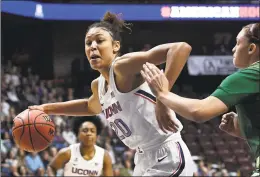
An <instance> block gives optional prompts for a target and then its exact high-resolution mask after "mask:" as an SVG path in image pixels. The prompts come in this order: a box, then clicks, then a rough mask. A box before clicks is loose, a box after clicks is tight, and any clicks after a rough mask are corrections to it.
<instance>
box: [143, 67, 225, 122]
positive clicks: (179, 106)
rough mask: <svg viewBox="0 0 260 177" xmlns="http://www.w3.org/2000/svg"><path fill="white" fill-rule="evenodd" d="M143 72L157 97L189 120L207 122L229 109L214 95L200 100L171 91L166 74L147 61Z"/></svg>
mask: <svg viewBox="0 0 260 177" xmlns="http://www.w3.org/2000/svg"><path fill="white" fill-rule="evenodd" d="M141 74H142V76H143V78H144V79H145V80H146V81H147V83H148V84H149V86H150V87H151V90H152V91H153V93H154V94H155V95H156V96H157V99H159V100H160V101H161V102H162V103H163V104H164V105H166V106H168V107H169V108H171V109H172V110H174V111H175V112H176V113H177V114H179V115H181V116H182V117H184V118H186V119H188V120H191V121H195V122H205V121H208V120H210V119H211V118H214V117H216V116H219V115H220V114H223V113H225V112H227V111H228V107H227V106H226V105H225V104H224V103H223V102H222V101H221V100H220V99H218V98H216V97H213V96H209V97H207V98H205V99H202V100H199V99H189V98H184V97H181V96H178V95H176V94H174V93H171V92H169V91H168V88H169V82H168V80H167V78H166V76H165V75H164V73H163V72H162V71H160V70H159V69H158V68H157V67H156V66H155V65H153V64H150V63H147V64H146V65H145V66H144V69H143V70H142V71H141Z"/></svg>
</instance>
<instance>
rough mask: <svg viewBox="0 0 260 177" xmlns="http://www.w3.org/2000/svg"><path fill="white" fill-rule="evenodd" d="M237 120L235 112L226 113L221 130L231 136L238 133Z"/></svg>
mask: <svg viewBox="0 0 260 177" xmlns="http://www.w3.org/2000/svg"><path fill="white" fill-rule="evenodd" d="M236 119H237V114H236V113H234V112H229V113H226V114H224V115H223V116H222V119H221V123H220V125H219V128H220V129H221V130H222V131H225V132H227V133H229V134H234V133H235V132H236V127H235V121H236Z"/></svg>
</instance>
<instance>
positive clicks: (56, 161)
mask: <svg viewBox="0 0 260 177" xmlns="http://www.w3.org/2000/svg"><path fill="white" fill-rule="evenodd" d="M70 156H71V151H70V149H69V148H68V147H67V148H63V149H61V150H60V151H59V152H58V153H57V155H56V156H55V157H54V158H53V159H52V161H51V162H50V164H49V165H48V167H47V175H48V176H56V173H57V170H59V169H62V168H63V167H64V165H65V164H66V163H67V162H68V161H69V160H70Z"/></svg>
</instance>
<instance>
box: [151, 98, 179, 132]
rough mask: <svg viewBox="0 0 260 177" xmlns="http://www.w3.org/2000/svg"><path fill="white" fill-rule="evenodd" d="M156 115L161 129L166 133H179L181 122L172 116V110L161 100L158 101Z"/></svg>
mask: <svg viewBox="0 0 260 177" xmlns="http://www.w3.org/2000/svg"><path fill="white" fill-rule="evenodd" d="M155 114H156V119H157V122H158V124H159V127H160V129H161V130H162V131H163V132H164V133H167V131H170V132H174V133H175V132H177V131H178V129H179V127H180V122H179V120H178V119H176V117H175V116H174V114H172V112H171V110H170V108H168V107H166V106H165V105H164V104H162V103H161V102H160V101H159V100H157V101H156V107H155Z"/></svg>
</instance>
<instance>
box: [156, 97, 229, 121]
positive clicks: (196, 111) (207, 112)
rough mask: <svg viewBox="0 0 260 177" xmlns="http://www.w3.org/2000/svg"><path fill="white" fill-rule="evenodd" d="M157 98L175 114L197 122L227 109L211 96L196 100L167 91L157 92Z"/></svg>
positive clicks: (208, 118)
mask: <svg viewBox="0 0 260 177" xmlns="http://www.w3.org/2000/svg"><path fill="white" fill-rule="evenodd" d="M158 99H159V100H160V101H161V102H162V103H163V104H165V105H166V106H168V107H169V108H171V109H173V110H174V111H175V112H176V113H177V114H179V115H181V116H182V117H184V118H186V119H188V120H191V121H195V122H198V123H203V122H206V121H208V120H210V119H212V118H214V117H216V116H219V115H221V114H223V113H225V112H227V111H228V107H227V106H226V105H225V104H224V103H223V102H222V101H221V100H219V99H218V98H216V97H213V96H209V97H207V98H205V99H203V100H198V99H189V98H184V97H181V96H178V95H176V94H174V93H171V92H168V93H162V94H159V95H158Z"/></svg>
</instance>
